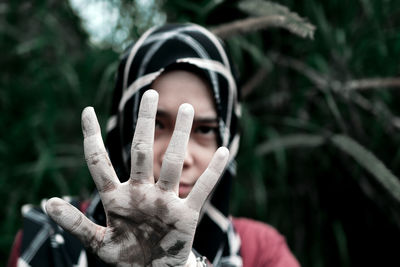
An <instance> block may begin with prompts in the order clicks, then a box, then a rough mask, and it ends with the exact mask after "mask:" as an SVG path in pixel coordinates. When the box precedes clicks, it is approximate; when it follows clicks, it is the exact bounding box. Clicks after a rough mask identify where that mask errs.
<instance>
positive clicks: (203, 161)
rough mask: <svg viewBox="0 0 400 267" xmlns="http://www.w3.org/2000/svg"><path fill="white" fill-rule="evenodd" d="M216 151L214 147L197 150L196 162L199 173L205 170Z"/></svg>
mask: <svg viewBox="0 0 400 267" xmlns="http://www.w3.org/2000/svg"><path fill="white" fill-rule="evenodd" d="M216 150H217V148H216V146H208V147H201V148H198V149H197V158H198V160H197V162H198V163H199V167H200V168H199V170H200V172H201V173H203V172H204V171H205V170H206V168H207V166H208V164H209V163H210V161H211V159H212V157H213V155H214V153H215V151H216ZM201 173H200V174H201Z"/></svg>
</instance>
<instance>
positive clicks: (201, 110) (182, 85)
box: [16, 24, 298, 267]
mask: <svg viewBox="0 0 400 267" xmlns="http://www.w3.org/2000/svg"><path fill="white" fill-rule="evenodd" d="M232 73H233V70H232V65H231V62H230V61H229V58H228V56H227V54H226V52H225V49H224V47H223V45H222V43H221V42H220V41H219V40H218V39H217V38H216V37H215V36H214V35H213V34H212V33H210V32H209V31H207V30H206V29H204V28H202V27H200V26H198V25H194V24H183V25H180V24H179V25H178V24H171V25H165V26H162V27H155V28H152V29H150V30H148V31H147V32H146V33H145V34H144V35H143V36H142V37H141V38H140V39H139V40H138V41H137V42H136V44H135V45H134V46H132V47H131V48H130V49H129V50H128V51H127V53H126V54H125V55H124V56H123V58H122V60H121V64H120V66H119V69H118V75H117V82H116V89H115V92H114V99H113V105H112V116H111V118H110V119H109V121H108V125H107V140H106V147H107V152H108V153H107V152H106V149H105V148H104V146H103V145H102V140H101V135H100V128H99V126H98V124H97V121H96V118H95V114H94V111H93V109H91V108H86V109H85V110H84V112H83V114H82V126H83V133H84V145H85V157H86V160H87V163H88V167H89V170H90V171H91V174H92V177H93V179H94V181H95V183H96V186H97V189H98V191H99V194H98V195H96V196H95V197H94V198H93V199H92V200H91V202H90V205H89V206H88V207H87V208H85V207H82V206H78V207H79V208H80V209H81V210H85V211H86V216H87V217H85V216H83V214H82V213H81V212H80V211H78V210H77V209H75V208H73V207H72V206H71V205H70V204H67V203H66V202H65V201H63V200H60V199H51V200H49V201H48V202H47V204H46V209H47V212H48V214H49V215H50V217H52V219H53V220H54V221H56V222H57V223H58V224H60V225H61V226H62V227H63V228H65V229H67V230H68V231H69V232H71V233H73V234H74V235H75V236H77V237H78V239H79V240H80V241H77V240H75V239H74V237H71V236H70V235H69V234H68V233H66V232H64V231H62V230H60V229H59V228H58V227H55V226H53V225H52V223H51V222H50V221H49V222H46V225H50V226H48V229H50V230H48V232H50V233H49V234H48V240H50V241H49V242H47V243H46V242H45V241H43V242H42V243H43V244H47V248H44V247H45V245H43V249H41V250H40V249H36V251H37V253H36V254H35V253H32V252H29V251H32V250H34V249H33V248H34V245H33V244H37V242H36V243H35V242H34V241H35V240H37V237H38V236H39V235H38V234H30V235H29V236H30V238H27V237H25V241H22V245H21V247H22V249H20V250H21V252H20V253H16V254H18V255H19V259H20V262H23V263H30V264H31V266H34V264H32V263H34V262H39V259H42V262H44V261H48V259H49V255H52V257H53V259H54V260H53V265H51V264H48V266H54V265H55V266H57V262H63V263H62V264H64V265H60V266H70V265H72V264H79V263H81V264H82V266H86V265H85V264H86V263H85V262H86V261H87V262H88V264H89V265H92V266H101V265H104V262H107V263H109V264H113V265H118V266H148V265H152V266H203V265H205V264H213V265H214V266H288V267H291V266H298V262H297V261H296V259H295V258H294V257H293V255H292V254H291V253H290V251H289V249H288V247H287V245H286V243H285V241H284V238H283V237H281V236H280V235H279V234H278V233H277V232H276V231H275V230H274V229H273V228H271V227H270V226H268V225H265V224H262V223H259V222H255V221H252V220H248V219H238V218H231V217H229V213H228V212H229V195H230V187H231V182H232V178H233V177H234V175H235V166H234V158H235V155H236V153H237V148H238V142H239V135H238V118H239V117H240V105H239V103H238V91H237V88H236V82H235V79H234V77H233V75H232ZM150 88H153V89H154V90H148V89H150ZM139 102H141V104H140V105H139ZM157 103H158V104H157ZM186 103H189V104H186ZM139 106H140V107H139ZM175 117H177V119H176V123H175ZM192 122H193V127H191V126H192ZM171 136H172V137H171ZM132 140H133V141H132ZM219 146H222V147H221V148H219V149H217V148H218V147H219ZM226 148H227V149H226ZM228 150H229V152H228ZM215 151H216V152H215ZM214 152H215V153H214ZM107 155H109V158H108V156H107ZM110 161H111V162H110ZM225 166H226V168H225ZM114 170H115V172H114ZM221 174H222V177H221V178H220V179H219V182H218V185H217V186H215V188H214V185H215V184H216V183H217V181H218V178H219V176H220V175H221ZM117 177H118V178H117ZM118 179H119V180H118ZM209 194H210V196H209V197H208V195H209ZM207 197H208V200H206V199H207ZM100 200H101V201H100ZM103 206H104V208H103ZM202 207H203V208H202ZM26 214H29V212H27V213H26ZM26 217H28V216H26ZM39 229H44V228H43V227H39ZM46 229H47V228H46ZM25 233H26V230H25V229H24V236H25ZM32 236H33V237H32ZM22 239H24V237H23V238H22ZM82 243H83V244H84V245H85V246H86V247H87V248H89V250H90V251H91V252H86V251H85V250H84V249H83V247H82V245H81V244H82ZM24 244H25V245H24ZM72 244H73V245H72ZM43 251H45V252H43ZM71 251H73V252H71ZM28 252H29V253H28ZM46 255H47V256H46ZM28 256H29V257H28ZM205 258H206V259H207V260H205ZM206 262H208V263H206ZM68 264H69V265H68ZM38 266H39V265H38ZM41 266H46V265H41Z"/></svg>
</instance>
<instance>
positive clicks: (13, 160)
mask: <svg viewBox="0 0 400 267" xmlns="http://www.w3.org/2000/svg"><path fill="white" fill-rule="evenodd" d="M1 7H2V8H1V10H2V12H3V14H2V16H1V18H0V39H1V42H0V49H1V51H3V52H2V56H1V57H0V61H1V63H0V84H1V86H0V87H1V89H0V92H1V93H0V114H1V116H0V124H1V125H2V127H1V128H2V130H1V131H0V140H1V141H0V176H1V179H0V181H1V182H0V202H1V203H3V205H2V206H1V208H0V213H1V214H2V218H3V219H2V220H1V221H0V234H1V241H0V262H2V263H6V262H7V257H8V253H9V249H10V246H11V243H12V241H13V238H14V235H15V233H16V231H17V229H18V228H19V227H21V222H22V220H21V216H20V207H21V206H22V205H23V204H26V203H35V204H38V203H39V201H40V200H41V199H42V198H48V197H52V196H57V195H58V196H61V195H67V194H69V195H71V194H73V195H82V196H88V195H89V194H90V193H91V191H92V189H93V186H92V181H91V178H90V176H89V173H88V171H87V170H86V166H85V161H84V159H83V152H82V151H83V150H82V145H81V133H80V119H79V118H80V112H81V110H82V109H83V108H84V107H85V106H87V105H92V106H94V107H95V108H96V109H97V111H98V114H99V117H100V119H101V120H102V121H103V122H104V120H105V119H106V117H105V115H106V114H107V113H108V107H109V100H108V99H109V98H110V92H111V89H112V80H113V73H114V69H115V65H114V66H112V65H110V63H111V62H112V61H114V60H115V59H116V58H117V55H116V54H115V53H114V52H112V51H111V50H98V49H96V48H94V47H91V46H89V44H88V42H87V39H88V36H87V34H86V33H85V31H84V30H83V29H81V27H80V19H79V18H78V17H77V16H76V15H74V13H73V12H72V11H71V9H70V7H69V6H68V4H67V3H66V2H57V1H56V2H54V1H51V2H49V1H44V2H43V1H42V4H41V5H39V4H38V5H36V4H35V5H34V4H32V3H30V2H21V3H18V1H12V2H10V3H8V2H7V3H2V4H1ZM50 10H51V11H50ZM110 68H112V69H113V70H112V71H110ZM110 73H112V74H111V75H110ZM105 88H106V89H105Z"/></svg>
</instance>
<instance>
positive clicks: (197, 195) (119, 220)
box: [46, 90, 229, 266]
mask: <svg viewBox="0 0 400 267" xmlns="http://www.w3.org/2000/svg"><path fill="white" fill-rule="evenodd" d="M157 103H158V94H157V92H156V91H154V90H149V91H147V92H145V94H144V95H143V98H142V101H141V105H140V108H139V117H138V122H137V125H136V130H135V134H134V137H133V142H132V148H131V166H132V167H131V174H130V178H129V180H128V181H126V182H124V183H121V182H120V181H119V179H118V177H117V175H116V173H115V171H114V168H113V167H112V164H111V162H110V159H109V157H108V154H107V152H106V149H105V147H104V143H103V140H102V137H101V132H100V126H99V124H98V122H97V119H96V115H95V113H94V110H93V108H90V107H89V108H86V109H84V111H83V113H82V128H83V135H84V149H85V158H86V161H87V165H88V167H89V170H90V173H91V175H92V177H93V180H94V182H95V184H96V187H97V190H98V191H99V194H100V197H101V200H102V203H103V206H104V209H105V213H106V217H107V226H106V227H103V226H100V225H97V224H95V223H93V222H92V221H90V220H89V219H88V218H87V217H86V216H85V215H83V214H82V213H81V212H80V211H79V210H77V209H76V208H74V207H73V206H72V205H70V204H68V203H67V202H65V201H63V200H62V199H59V198H52V199H50V200H49V201H48V202H47V204H46V210H47V213H48V215H49V216H50V217H51V218H52V219H53V220H54V221H55V222H57V223H58V224H59V225H60V226H61V227H63V228H64V229H65V230H67V231H69V232H71V233H72V234H74V235H75V236H77V237H78V238H79V239H80V240H81V241H82V242H83V243H84V244H85V246H87V247H88V248H89V249H91V250H92V251H93V252H94V253H95V254H96V255H97V256H98V257H99V258H100V259H102V260H103V261H105V262H107V263H109V264H114V265H117V266H185V264H186V263H187V260H188V257H189V254H190V251H191V248H192V243H193V237H194V234H195V230H196V226H197V221H198V218H199V213H200V209H201V207H202V206H203V204H204V202H205V200H206V198H207V197H208V195H209V194H210V192H211V190H212V189H213V187H214V186H215V184H216V183H217V181H218V179H219V177H220V175H221V173H222V171H223V169H224V168H225V165H226V163H227V161H228V154H229V152H228V150H227V149H226V148H219V149H218V150H217V151H216V152H215V154H214V156H213V158H212V160H211V162H210V163H209V165H208V167H207V169H206V170H205V171H204V173H203V174H202V175H201V176H200V178H199V179H198V180H197V182H196V184H195V186H194V187H193V189H192V191H191V192H190V193H189V195H188V196H187V198H185V199H181V198H179V197H178V188H179V180H180V177H181V172H182V166H183V161H184V157H185V153H186V146H187V143H188V140H189V136H190V131H191V125H192V121H193V113H194V111H193V108H192V106H191V105H189V104H183V105H181V106H180V108H179V112H178V116H177V120H176V124H175V130H174V133H173V135H172V138H171V141H170V144H169V146H168V148H167V151H166V153H165V156H164V160H163V163H162V167H161V172H160V177H157V179H155V177H154V176H153V142H154V126H155V116H156V112H157Z"/></svg>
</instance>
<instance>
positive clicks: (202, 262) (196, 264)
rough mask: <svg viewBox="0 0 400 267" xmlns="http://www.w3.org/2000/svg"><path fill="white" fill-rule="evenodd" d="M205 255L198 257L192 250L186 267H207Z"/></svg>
mask: <svg viewBox="0 0 400 267" xmlns="http://www.w3.org/2000/svg"><path fill="white" fill-rule="evenodd" d="M207 266H208V265H207V263H206V258H205V257H197V258H196V256H195V255H194V253H193V251H190V254H189V258H188V260H187V262H186V264H185V267H207Z"/></svg>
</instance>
